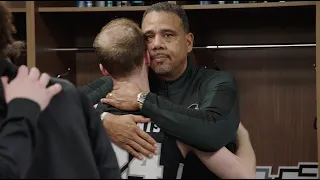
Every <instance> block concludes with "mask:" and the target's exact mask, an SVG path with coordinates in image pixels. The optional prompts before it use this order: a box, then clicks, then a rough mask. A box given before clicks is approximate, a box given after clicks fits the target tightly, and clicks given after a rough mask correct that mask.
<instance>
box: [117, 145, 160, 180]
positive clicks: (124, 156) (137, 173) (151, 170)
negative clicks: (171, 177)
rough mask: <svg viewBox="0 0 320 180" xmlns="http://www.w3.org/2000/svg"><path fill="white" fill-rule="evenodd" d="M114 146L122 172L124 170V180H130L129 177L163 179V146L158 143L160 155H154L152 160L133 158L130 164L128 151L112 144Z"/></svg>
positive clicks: (122, 173) (122, 174)
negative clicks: (161, 160) (161, 158)
mask: <svg viewBox="0 0 320 180" xmlns="http://www.w3.org/2000/svg"><path fill="white" fill-rule="evenodd" d="M112 146H113V149H114V151H115V153H116V156H117V160H118V163H119V167H120V168H121V170H123V169H124V170H123V171H121V176H122V178H123V179H128V176H134V177H143V178H145V179H162V178H163V166H162V165H160V154H161V153H160V152H161V144H159V143H158V145H157V147H158V152H159V154H158V155H154V156H153V157H152V158H151V159H149V158H146V157H145V158H144V160H142V161H140V160H139V159H136V158H133V159H132V160H131V161H130V162H129V153H128V152H127V151H125V150H123V149H121V148H119V147H118V146H116V145H114V144H112ZM125 166H127V167H125Z"/></svg>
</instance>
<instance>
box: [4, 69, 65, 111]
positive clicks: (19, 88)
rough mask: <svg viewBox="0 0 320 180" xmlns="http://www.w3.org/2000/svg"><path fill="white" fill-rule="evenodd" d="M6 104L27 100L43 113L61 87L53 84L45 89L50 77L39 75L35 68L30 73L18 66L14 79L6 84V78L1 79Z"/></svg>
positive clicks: (44, 74)
mask: <svg viewBox="0 0 320 180" xmlns="http://www.w3.org/2000/svg"><path fill="white" fill-rule="evenodd" d="M1 80H2V83H3V87H4V92H5V98H6V102H7V103H9V102H10V101H12V100H13V99H16V98H23V99H29V100H31V101H34V102H35V103H37V104H38V105H39V106H40V108H41V111H43V110H44V109H45V108H46V107H47V106H48V104H49V102H50V101H51V98H52V97H53V96H55V95H56V94H58V93H59V92H60V91H61V89H62V87H61V85H60V84H54V85H51V86H49V87H47V85H48V83H49V80H50V76H49V75H48V74H46V73H43V74H41V73H40V71H39V70H38V69H37V68H35V67H34V68H31V70H30V72H29V70H28V68H27V67H26V66H24V65H23V66H20V68H19V70H18V74H17V76H16V78H14V79H13V80H12V81H11V82H10V83H8V78H7V77H2V79H1Z"/></svg>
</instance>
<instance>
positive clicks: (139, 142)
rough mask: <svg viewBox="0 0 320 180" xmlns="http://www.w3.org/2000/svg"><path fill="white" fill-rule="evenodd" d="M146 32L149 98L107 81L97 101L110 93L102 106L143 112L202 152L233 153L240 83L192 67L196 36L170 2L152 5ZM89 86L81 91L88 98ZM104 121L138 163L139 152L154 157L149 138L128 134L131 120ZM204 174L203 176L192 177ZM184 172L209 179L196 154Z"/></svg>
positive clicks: (132, 86)
mask: <svg viewBox="0 0 320 180" xmlns="http://www.w3.org/2000/svg"><path fill="white" fill-rule="evenodd" d="M142 31H143V32H144V34H145V37H146V42H147V45H148V50H149V52H150V58H151V64H150V67H151V69H152V71H151V72H150V77H149V82H150V92H143V91H142V90H141V89H140V88H139V87H137V86H136V85H135V84H132V83H128V82H125V83H118V84H117V86H114V87H113V84H112V80H111V79H108V78H103V79H104V80H103V81H105V82H106V83H105V84H103V87H102V88H101V89H100V90H101V94H100V97H99V98H101V97H103V96H105V95H106V94H107V93H109V94H108V96H107V97H106V98H105V99H104V100H102V101H103V102H105V103H108V104H110V105H113V106H115V107H116V108H118V109H121V110H130V111H134V110H141V113H142V115H144V116H146V117H150V118H151V120H152V121H153V122H154V123H155V124H157V125H158V126H159V127H160V128H161V130H163V131H164V132H166V133H167V134H169V135H172V136H174V137H176V138H178V140H180V141H181V142H183V143H185V144H188V145H190V146H192V147H194V148H196V149H198V150H200V151H207V152H210V151H211V152H214V151H217V150H219V149H220V148H222V147H224V146H227V147H228V149H230V150H231V151H232V152H235V148H234V147H233V144H232V143H231V142H232V141H233V140H234V139H235V136H236V131H237V129H238V126H239V121H240V118H239V107H238V88H237V84H236V81H235V79H234V78H233V77H232V76H231V75H230V74H228V73H226V72H222V71H215V70H211V69H204V68H198V67H192V66H191V65H190V62H189V61H188V60H187V54H188V53H189V52H191V51H192V47H193V35H192V33H190V32H189V24H188V18H187V16H186V13H185V11H184V10H183V9H182V8H181V7H180V6H178V5H175V4H171V3H167V2H163V3H157V4H154V5H152V6H150V7H149V8H148V9H147V10H146V12H145V13H144V16H143V20H142ZM92 84H95V83H92ZM90 85H91V84H89V85H88V86H87V87H84V88H82V90H83V91H87V92H89V93H88V96H90V90H88V89H89V86H90ZM93 99H95V98H93ZM102 118H103V119H104V125H105V128H106V130H107V132H108V133H109V135H110V138H111V140H112V141H113V142H114V143H115V144H118V145H119V146H120V147H124V149H126V150H127V151H128V152H129V153H131V154H132V155H134V156H136V157H138V156H139V155H138V152H140V153H142V154H144V155H149V154H150V153H152V152H154V148H152V144H150V143H149V142H150V141H149V140H147V141H146V140H145V138H144V137H147V136H146V135H145V134H143V133H141V132H140V131H139V130H137V129H134V128H132V129H130V128H128V124H130V123H131V124H132V123H133V120H130V119H129V117H126V119H124V116H116V115H112V114H110V113H109V114H104V115H103V117H102ZM115 124H117V126H116V125H115ZM136 132H138V133H136ZM200 170H201V172H202V173H199V172H197V173H193V172H194V171H200ZM184 172H185V173H184V177H187V178H189V177H190V178H192V177H198V178H201V177H199V176H198V175H199V174H201V175H202V177H203V178H208V177H211V173H210V172H209V171H207V170H206V168H205V167H204V165H202V163H201V162H200V161H199V159H198V158H196V157H195V156H194V154H190V156H188V157H187V160H186V163H185V171H184ZM195 174H197V176H195Z"/></svg>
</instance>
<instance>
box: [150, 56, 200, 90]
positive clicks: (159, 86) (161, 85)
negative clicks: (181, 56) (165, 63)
mask: <svg viewBox="0 0 320 180" xmlns="http://www.w3.org/2000/svg"><path fill="white" fill-rule="evenodd" d="M193 70H194V67H193V66H192V64H191V60H189V59H188V60H187V68H186V70H185V71H184V72H183V73H182V75H181V76H180V77H179V78H178V79H176V80H173V81H163V80H161V79H159V78H157V77H156V75H155V74H154V73H153V72H151V71H150V78H149V80H150V88H151V92H157V94H161V95H165V96H166V95H172V94H176V93H179V92H181V91H182V90H185V89H186V87H187V86H188V84H189V83H188V82H189V78H190V77H191V76H192V73H193Z"/></svg>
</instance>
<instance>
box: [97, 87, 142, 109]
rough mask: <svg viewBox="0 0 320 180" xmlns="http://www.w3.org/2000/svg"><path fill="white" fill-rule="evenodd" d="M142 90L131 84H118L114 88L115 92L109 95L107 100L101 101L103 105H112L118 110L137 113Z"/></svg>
mask: <svg viewBox="0 0 320 180" xmlns="http://www.w3.org/2000/svg"><path fill="white" fill-rule="evenodd" d="M140 92H142V91H141V89H140V88H139V87H138V86H137V85H136V84H133V83H130V82H117V83H116V84H115V85H114V86H113V91H112V92H111V93H109V94H107V96H106V98H103V99H101V102H102V103H106V104H110V105H112V106H114V107H116V108H117V109H121V110H125V111H135V110H138V109H139V103H138V102H137V95H138V94H139V93H140Z"/></svg>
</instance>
